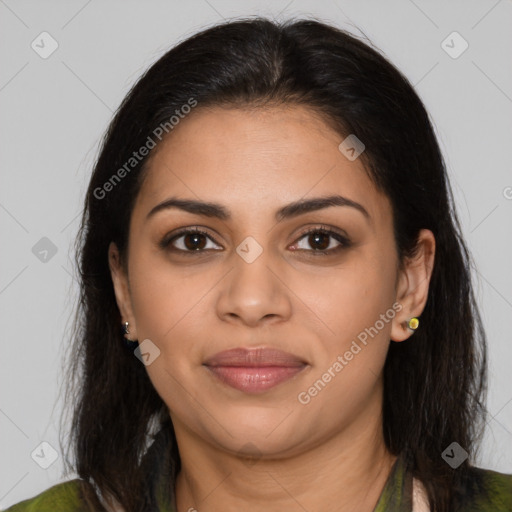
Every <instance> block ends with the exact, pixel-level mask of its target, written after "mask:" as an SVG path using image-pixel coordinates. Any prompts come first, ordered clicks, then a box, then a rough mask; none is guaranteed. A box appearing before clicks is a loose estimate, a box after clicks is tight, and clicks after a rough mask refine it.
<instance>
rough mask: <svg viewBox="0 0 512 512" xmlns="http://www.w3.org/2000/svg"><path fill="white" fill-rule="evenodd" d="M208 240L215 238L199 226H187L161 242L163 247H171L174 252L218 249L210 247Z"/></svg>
mask: <svg viewBox="0 0 512 512" xmlns="http://www.w3.org/2000/svg"><path fill="white" fill-rule="evenodd" d="M208 240H209V241H213V242H214V243H215V244H216V242H215V240H213V238H212V237H211V236H210V234H209V233H207V232H206V231H203V230H202V229H199V228H187V229H183V230H181V231H179V232H178V233H175V234H174V235H173V236H171V237H170V236H166V237H164V239H163V240H162V241H161V242H160V244H159V245H160V247H161V248H162V249H169V246H172V248H171V249H169V250H172V251H173V252H180V253H183V254H194V253H201V252H203V251H206V250H212V249H213V250H218V249H215V248H212V247H208V245H207V244H208Z"/></svg>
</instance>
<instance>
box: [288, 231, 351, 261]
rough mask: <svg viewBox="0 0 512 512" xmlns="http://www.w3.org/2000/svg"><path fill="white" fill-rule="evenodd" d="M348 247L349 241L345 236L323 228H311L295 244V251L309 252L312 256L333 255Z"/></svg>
mask: <svg viewBox="0 0 512 512" xmlns="http://www.w3.org/2000/svg"><path fill="white" fill-rule="evenodd" d="M301 240H304V242H301ZM301 244H302V246H301ZM349 246H350V240H349V239H348V238H347V237H346V236H343V235H341V234H340V233H337V232H336V231H332V230H329V229H325V228H313V229H310V230H308V231H307V232H306V233H304V234H303V235H302V236H301V238H300V239H299V241H298V242H297V243H296V249H298V250H301V251H306V252H310V253H312V254H313V255H314V254H322V255H328V254H334V253H336V252H338V251H340V250H342V249H344V248H347V247H349ZM311 248H312V250H311Z"/></svg>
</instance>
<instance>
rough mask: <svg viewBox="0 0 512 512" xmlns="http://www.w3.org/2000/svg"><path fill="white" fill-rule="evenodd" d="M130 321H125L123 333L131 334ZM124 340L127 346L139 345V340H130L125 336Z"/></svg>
mask: <svg viewBox="0 0 512 512" xmlns="http://www.w3.org/2000/svg"><path fill="white" fill-rule="evenodd" d="M129 325H130V324H129V322H125V323H124V325H123V334H125V335H126V334H130V330H129V328H128V327H129ZM123 342H124V345H125V347H127V348H135V347H137V345H138V343H137V340H130V339H128V338H126V337H123Z"/></svg>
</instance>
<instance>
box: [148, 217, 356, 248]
mask: <svg viewBox="0 0 512 512" xmlns="http://www.w3.org/2000/svg"><path fill="white" fill-rule="evenodd" d="M311 233H324V234H326V235H328V236H330V237H332V238H335V240H336V241H337V242H338V243H339V244H340V245H339V246H338V247H336V248H334V249H327V250H323V251H322V250H314V249H310V250H306V249H296V250H297V251H300V252H306V253H312V254H317V255H322V254H323V255H329V254H335V253H337V252H338V251H339V250H341V249H344V248H347V247H349V246H350V245H351V244H352V242H351V240H350V238H349V237H348V235H347V234H346V232H345V231H344V230H340V229H338V228H334V227H331V226H326V225H324V224H320V225H316V226H311V227H309V228H307V229H305V230H303V231H302V232H301V233H300V234H299V235H297V238H296V239H295V241H294V242H293V244H296V243H297V242H299V241H300V240H302V239H303V238H304V237H306V236H307V235H309V234H311ZM188 234H201V235H204V236H206V237H207V238H209V239H210V240H212V241H213V242H214V243H215V244H216V245H221V244H219V243H218V242H217V240H216V239H215V237H214V236H212V235H211V234H210V232H208V231H207V230H206V229H205V228H202V227H200V226H189V227H186V228H182V229H178V230H177V231H174V232H171V233H170V234H167V235H165V236H164V237H163V239H162V240H161V241H160V242H159V244H158V245H159V247H160V248H161V249H167V248H168V246H169V245H171V243H172V242H173V241H174V240H176V239H179V238H181V237H183V236H186V235H188ZM334 235H336V236H334ZM212 250H213V251H216V252H220V250H219V249H201V250H198V251H185V250H183V249H177V248H175V247H174V248H173V249H172V252H174V253H181V254H186V255H198V254H204V253H206V252H208V251H212Z"/></svg>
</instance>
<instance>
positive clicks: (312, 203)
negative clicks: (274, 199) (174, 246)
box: [146, 195, 371, 222]
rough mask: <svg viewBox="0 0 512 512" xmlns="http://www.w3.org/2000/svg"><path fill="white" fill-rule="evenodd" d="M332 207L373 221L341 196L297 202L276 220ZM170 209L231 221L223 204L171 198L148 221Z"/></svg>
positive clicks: (280, 211)
mask: <svg viewBox="0 0 512 512" xmlns="http://www.w3.org/2000/svg"><path fill="white" fill-rule="evenodd" d="M331 206H348V207H351V208H354V209H356V210H358V211H359V212H361V213H362V214H363V215H364V216H365V217H366V219H367V220H370V219H371V217H370V214H369V213H368V212H367V210H366V209H365V208H364V206H363V205H361V204H359V203H357V202H356V201H353V200H352V199H349V198H347V197H343V196H340V195H330V196H325V197H315V198H313V199H303V200H299V201H295V202H293V203H290V204H287V205H286V206H283V207H282V208H280V209H279V210H277V212H276V214H275V219H276V221H278V222H280V221H282V220H285V219H291V218H293V217H297V216H299V215H303V214H305V213H309V212H313V211H317V210H322V209H324V208H329V207H331ZM170 208H177V209H180V210H183V211H186V212H189V213H193V214H195V215H203V216H205V217H213V218H217V219H220V220H224V221H227V220H230V219H231V213H230V212H229V210H227V209H226V208H225V207H224V206H222V205H221V204H218V203H211V202H204V201H196V200H194V199H178V198H176V197H171V198H169V199H166V200H165V201H163V202H161V203H159V204H157V205H156V206H155V207H154V208H152V209H151V211H150V212H149V213H148V215H147V217H146V220H147V219H149V218H150V217H152V216H153V215H155V214H156V213H158V212H161V211H163V210H168V209H170Z"/></svg>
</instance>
